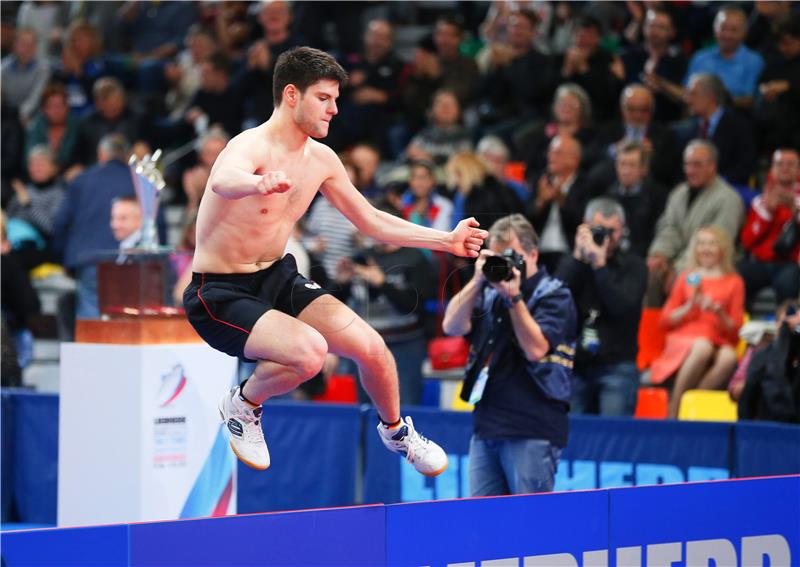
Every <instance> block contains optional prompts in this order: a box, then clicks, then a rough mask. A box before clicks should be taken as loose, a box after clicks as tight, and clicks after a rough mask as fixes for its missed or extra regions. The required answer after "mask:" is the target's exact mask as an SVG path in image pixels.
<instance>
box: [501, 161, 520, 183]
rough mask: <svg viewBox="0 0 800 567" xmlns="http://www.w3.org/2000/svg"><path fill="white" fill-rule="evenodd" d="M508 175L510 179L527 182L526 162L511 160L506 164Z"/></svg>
mask: <svg viewBox="0 0 800 567" xmlns="http://www.w3.org/2000/svg"><path fill="white" fill-rule="evenodd" d="M505 174H506V177H508V178H509V179H513V180H514V181H519V182H520V183H524V182H525V162H524V161H511V162H509V163H507V164H506V170H505Z"/></svg>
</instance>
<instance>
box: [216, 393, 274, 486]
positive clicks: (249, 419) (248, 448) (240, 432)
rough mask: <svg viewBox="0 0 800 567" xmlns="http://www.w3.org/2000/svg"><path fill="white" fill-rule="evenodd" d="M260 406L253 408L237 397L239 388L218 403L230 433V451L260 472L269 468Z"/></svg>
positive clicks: (220, 413) (221, 415)
mask: <svg viewBox="0 0 800 567" xmlns="http://www.w3.org/2000/svg"><path fill="white" fill-rule="evenodd" d="M261 411H262V408H261V406H258V407H257V408H254V407H253V406H251V405H250V404H248V403H247V402H245V401H244V400H243V399H242V398H241V396H240V395H239V386H236V387H235V388H234V389H233V390H231V391H230V392H228V393H227V394H225V395H224V396H223V397H222V399H221V400H220V402H219V415H220V417H222V421H224V422H225V424H226V425H227V427H228V431H229V432H230V443H231V449H233V452H234V453H235V454H236V456H237V457H239V460H240V461H242V462H243V463H244V464H246V465H247V466H250V467H253V468H254V469H258V470H260V471H263V470H266V469H267V468H269V449H267V442H266V441H264V432H263V431H262V430H261Z"/></svg>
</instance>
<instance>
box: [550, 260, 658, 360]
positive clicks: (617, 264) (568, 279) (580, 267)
mask: <svg viewBox="0 0 800 567" xmlns="http://www.w3.org/2000/svg"><path fill="white" fill-rule="evenodd" d="M556 276H557V277H558V278H560V279H561V280H563V281H564V283H565V284H566V285H568V286H569V289H570V290H571V291H572V297H574V298H575V304H576V305H577V308H578V346H577V353H576V355H575V366H576V367H577V368H580V367H581V366H582V365H583V364H615V363H618V362H633V361H635V360H636V353H637V350H638V346H637V345H638V340H637V339H638V332H639V319H640V318H641V315H642V298H643V297H644V292H645V289H646V288H647V265H646V264H645V262H644V260H643V259H641V258H640V257H639V256H636V255H635V254H628V253H625V252H622V251H621V250H618V251H616V252H615V253H614V254H612V255H611V257H610V258H609V259H608V261H607V262H606V265H605V267H603V268H600V269H597V270H595V269H593V268H592V267H591V266H590V265H589V264H587V263H586V262H581V261H579V260H576V259H575V258H574V257H573V256H564V257H563V258H562V259H561V262H560V263H559V265H558V270H557V271H556ZM592 310H595V311H597V312H598V315H597V318H596V319H595V321H594V328H595V329H596V330H597V336H598V339H599V341H600V344H599V347H598V349H597V352H595V353H594V354H591V353H589V352H587V351H586V350H585V349H584V348H583V346H582V345H581V335H582V332H583V327H584V324H585V323H586V321H587V319H588V318H589V317H590V312H591V311H592Z"/></svg>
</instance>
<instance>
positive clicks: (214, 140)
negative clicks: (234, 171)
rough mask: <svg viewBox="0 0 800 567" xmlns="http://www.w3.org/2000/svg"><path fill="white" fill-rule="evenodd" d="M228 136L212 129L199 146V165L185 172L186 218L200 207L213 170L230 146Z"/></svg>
mask: <svg viewBox="0 0 800 567" xmlns="http://www.w3.org/2000/svg"><path fill="white" fill-rule="evenodd" d="M228 140H229V138H228V135H227V134H226V133H225V132H223V131H222V130H220V129H218V128H212V129H211V130H209V131H208V133H207V134H206V135H205V136H203V137H202V138H200V140H199V141H198V144H197V148H198V151H197V158H198V159H197V164H196V165H194V166H193V167H190V168H189V169H187V170H186V171H184V172H183V191H184V193H186V216H187V217H188V216H192V215H193V214H194V213H195V212H196V211H197V208H198V207H199V206H200V199H202V198H203V193H204V192H205V190H206V184H207V183H208V177H209V175H211V168H212V167H213V165H214V162H215V161H217V157H219V154H220V153H222V150H224V149H225V146H226V145H227V144H228Z"/></svg>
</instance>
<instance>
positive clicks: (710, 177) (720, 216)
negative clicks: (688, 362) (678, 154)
mask: <svg viewBox="0 0 800 567" xmlns="http://www.w3.org/2000/svg"><path fill="white" fill-rule="evenodd" d="M683 172H684V174H685V175H686V181H685V182H684V183H681V184H680V185H678V186H677V187H676V188H675V189H673V190H672V192H671V193H670V194H669V198H668V199H667V206H666V209H665V210H664V213H663V214H662V215H661V218H659V219H658V223H657V224H656V234H655V238H654V239H653V243H652V244H651V245H650V249H649V250H648V253H647V267H648V268H649V270H650V281H649V283H648V290H647V299H646V305H647V306H649V307H660V306H661V304H662V303H663V297H664V296H663V294H664V293H668V291H669V288H670V286H671V285H672V279H673V275H674V273H675V272H676V271H681V270H683V269H684V267H685V264H686V261H687V260H688V259H690V258H691V256H692V254H694V250H692V248H691V246H690V239H691V237H692V235H693V234H694V233H695V232H697V230H698V229H700V228H701V227H703V226H711V225H715V226H718V227H720V228H721V229H722V230H724V231H725V232H727V234H728V237H729V238H730V239H731V241H733V239H735V238H736V235H737V234H738V233H739V228H740V227H741V225H742V209H743V208H744V207H743V205H742V200H741V198H739V195H738V194H737V193H736V191H734V190H733V188H732V187H731V186H730V185H728V184H727V183H725V181H724V180H723V179H722V178H721V177H720V176H719V175H717V150H716V148H715V146H714V144H712V143H711V142H708V141H705V140H694V141H692V142H690V143H689V145H688V146H686V150H685V151H684V152H683Z"/></svg>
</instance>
